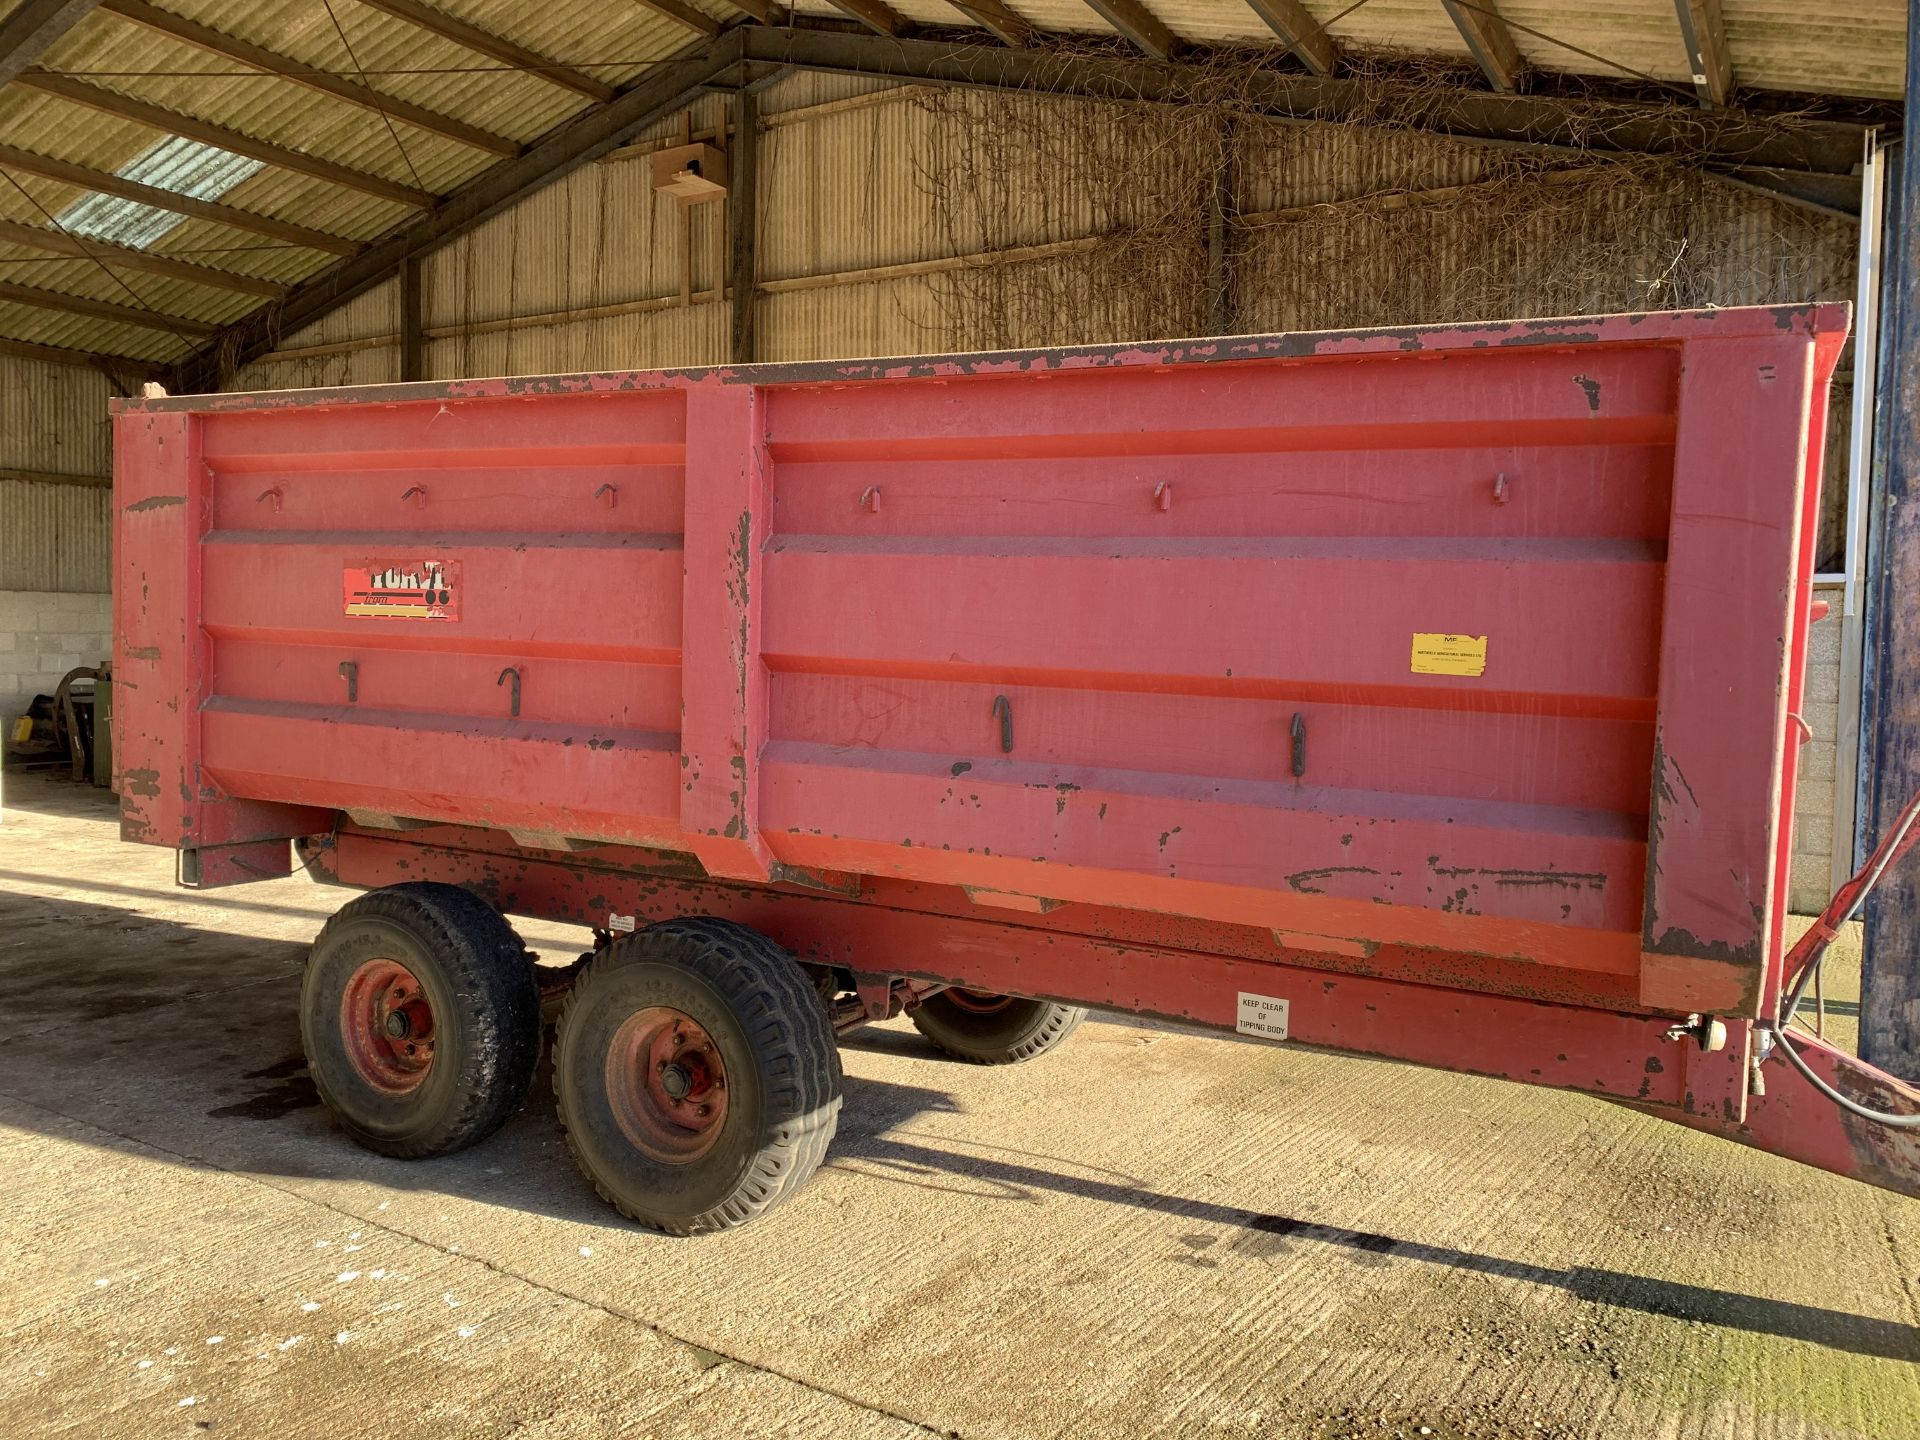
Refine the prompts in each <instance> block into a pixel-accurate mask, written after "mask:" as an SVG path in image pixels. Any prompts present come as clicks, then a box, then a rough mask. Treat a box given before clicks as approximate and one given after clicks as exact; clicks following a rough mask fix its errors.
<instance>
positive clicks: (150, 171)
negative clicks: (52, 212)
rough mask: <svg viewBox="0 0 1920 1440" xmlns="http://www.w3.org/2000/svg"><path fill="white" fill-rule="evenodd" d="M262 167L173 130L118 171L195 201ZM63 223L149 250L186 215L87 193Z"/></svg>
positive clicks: (76, 231) (220, 192)
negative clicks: (173, 132)
mask: <svg viewBox="0 0 1920 1440" xmlns="http://www.w3.org/2000/svg"><path fill="white" fill-rule="evenodd" d="M260 168H261V162H260V161H258V160H253V159H249V158H248V157H247V156H245V155H236V154H234V153H233V152H232V151H231V150H222V149H221V148H220V147H219V146H218V145H205V144H202V143H201V142H200V141H198V140H189V139H187V138H186V137H184V136H181V135H169V136H168V137H167V138H166V139H164V140H162V141H160V142H159V143H158V144H156V145H153V146H151V147H150V148H148V149H147V150H144V151H142V152H141V153H140V154H138V155H136V156H134V158H133V159H131V160H129V161H128V162H127V163H126V164H124V165H122V166H121V167H120V168H119V169H118V170H117V171H115V172H114V173H115V174H117V175H119V176H121V177H122V178H123V179H127V180H135V181H138V182H139V183H140V184H142V185H151V186H153V187H154V188H155V189H156V190H170V191H172V192H173V193H174V194H175V195H186V196H189V197H191V198H192V199H195V200H218V199H219V198H220V197H221V196H222V195H225V194H226V193H227V192H228V191H229V190H231V189H233V187H234V186H236V185H238V184H239V183H240V182H241V181H242V180H245V179H246V178H247V177H248V176H249V175H252V174H253V173H254V172H255V171H257V170H259V169H260ZM59 218H60V224H61V225H62V226H63V227H64V228H65V229H67V230H70V231H72V232H73V233H74V234H76V235H87V236H91V237H93V238H94V239H96V240H109V241H112V242H113V243H114V244H116V245H130V246H132V247H133V248H135V249H137V250H144V249H146V248H148V247H149V246H150V245H152V244H153V243H154V242H155V241H156V240H158V239H160V237H161V236H163V235H165V234H167V233H168V232H169V231H171V230H173V229H174V228H175V227H176V226H178V225H181V224H184V223H185V221H186V218H187V217H186V216H184V215H181V214H178V213H177V212H175V211H172V210H161V209H157V208H156V207H154V206H152V205H146V204H142V203H141V202H140V201H138V200H126V199H123V198H121V197H120V196H118V195H100V194H90V195H82V196H81V197H80V198H79V199H78V200H76V201H74V202H73V204H71V205H69V206H68V207H67V208H66V209H65V210H64V211H62V212H61V214H60V217H59Z"/></svg>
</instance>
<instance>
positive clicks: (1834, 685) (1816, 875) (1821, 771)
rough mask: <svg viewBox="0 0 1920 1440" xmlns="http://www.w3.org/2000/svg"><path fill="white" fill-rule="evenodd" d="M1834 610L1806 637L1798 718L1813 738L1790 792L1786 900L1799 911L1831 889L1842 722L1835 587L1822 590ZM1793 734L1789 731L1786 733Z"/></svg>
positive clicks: (1816, 905)
mask: <svg viewBox="0 0 1920 1440" xmlns="http://www.w3.org/2000/svg"><path fill="white" fill-rule="evenodd" d="M1822 595H1823V596H1824V597H1825V598H1829V599H1831V600H1832V601H1833V602H1834V605H1833V612H1832V613H1831V614H1829V615H1828V616H1827V618H1826V619H1824V620H1821V621H1818V622H1816V623H1815V624H1814V626H1813V629H1812V631H1811V633H1810V634H1809V636H1808V640H1807V683H1806V690H1805V693H1804V696H1803V699H1802V701H1801V718H1802V719H1804V720H1805V721H1806V722H1807V724H1808V725H1809V726H1810V727H1811V728H1812V730H1813V739H1811V740H1809V741H1808V742H1807V743H1806V744H1804V745H1802V746H1801V747H1800V776H1799V780H1798V782H1797V784H1796V788H1795V790H1794V796H1793V866H1792V869H1791V870H1790V871H1789V872H1788V875H1787V903H1788V904H1789V905H1790V906H1791V907H1792V909H1793V910H1794V911H1796V912H1797V913H1800V914H1813V913H1817V912H1818V911H1819V909H1820V907H1821V906H1823V905H1825V904H1826V903H1827V897H1828V896H1829V895H1830V894H1831V893H1832V891H1833V874H1832V866H1833V846H1834V834H1833V781H1834V771H1835V766H1836V763H1837V760H1838V747H1837V746H1836V744H1835V737H1836V735H1837V733H1838V730H1839V723H1840V605H1839V599H1840V594H1839V591H1837V590H1835V591H1823V592H1822ZM1789 738H1791V735H1790V736H1789Z"/></svg>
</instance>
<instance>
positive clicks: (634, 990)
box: [554, 916, 840, 1235]
mask: <svg viewBox="0 0 1920 1440" xmlns="http://www.w3.org/2000/svg"><path fill="white" fill-rule="evenodd" d="M676 1017H677V1018H676ZM663 1026H667V1027H670V1029H666V1028H662V1027H663ZM683 1026H684V1029H685V1034H686V1036H687V1037H688V1038H689V1039H690V1040H691V1042H692V1046H693V1048H691V1049H689V1050H687V1051H686V1052H685V1054H686V1055H687V1056H688V1057H691V1061H698V1062H699V1064H698V1065H697V1066H696V1067H695V1069H694V1072H693V1078H692V1080H689V1079H688V1078H687V1073H688V1072H687V1071H686V1070H684V1069H682V1058H681V1057H682V1052H681V1051H680V1050H679V1049H678V1048H677V1047H678V1046H679V1045H680V1044H681V1043H683V1042H682V1040H681V1036H682V1029H683ZM650 1037H651V1038H650ZM703 1056H704V1059H703V1058H702V1057H703ZM669 1069H673V1070H679V1071H680V1072H681V1074H680V1078H679V1079H677V1080H675V1081H674V1082H673V1084H672V1085H671V1086H668V1087H666V1090H665V1094H666V1095H667V1096H671V1097H672V1098H668V1099H664V1100H663V1098H662V1094H661V1089H660V1088H659V1087H656V1085H655V1080H656V1073H657V1074H658V1075H659V1076H664V1075H665V1074H666V1072H667V1071H668V1070H669ZM661 1083H662V1085H665V1082H664V1081H662V1082H661ZM554 1094H555V1096H556V1097H557V1099H558V1102H559V1110H560V1123H561V1124H562V1125H563V1126H564V1127H565V1129H566V1132H567V1144H568V1146H569V1147H570V1148H571V1149H572V1151H573V1156H574V1159H575V1160H576V1161H577V1162H578V1163H579V1166H580V1168H581V1170H582V1171H584V1172H585V1173H586V1176H587V1178H588V1179H589V1180H591V1181H592V1182H593V1187H594V1189H595V1190H597V1191H598V1192H599V1193H600V1196H601V1198H602V1199H604V1200H606V1201H607V1203H609V1204H610V1205H612V1206H613V1207H614V1208H615V1209H616V1210H618V1211H619V1212H620V1213H621V1214H622V1215H625V1216H626V1217H627V1218H628V1219H630V1220H636V1221H638V1222H639V1223H640V1224H642V1225H646V1226H649V1227H650V1228H652V1229H655V1230H663V1231H665V1232H666V1233H667V1234H669V1235H699V1234H706V1233H709V1232H712V1231H716V1230H725V1229H729V1228H731V1227H733V1226H735V1225H743V1224H745V1223H746V1222H747V1221H749V1220H752V1219H754V1218H755V1217H757V1216H760V1215H764V1214H765V1213H766V1212H767V1211H769V1210H771V1209H772V1208H773V1207H774V1206H776V1205H778V1204H779V1203H780V1202H781V1201H783V1200H785V1199H786V1198H787V1197H788V1196H790V1195H792V1194H794V1193H795V1192H796V1191H798V1190H799V1189H800V1188H801V1187H802V1186H803V1185H805V1184H806V1182H807V1180H808V1179H809V1178H810V1177H811V1176H812V1175H813V1172H814V1171H815V1170H816V1169H818V1168H819V1165H820V1162H821V1161H822V1160H823V1159H824V1158H825V1157H826V1153H827V1145H828V1142H829V1141H831V1140H832V1139H833V1132H834V1129H835V1127H836V1126H837V1125H838V1124H839V1120H840V1050H839V1047H838V1046H837V1045H836V1044H835V1043H834V1038H833V1028H832V1026H831V1025H830V1024H829V1023H828V1021H827V1012H826V1007H825V1005H823V1004H822V1003H821V1000H820V996H819V994H818V992H817V991H816V990H815V988H814V985H813V982H812V981H811V980H810V979H809V978H808V976H807V973H806V972H805V971H804V970H802V969H801V968H800V966H799V965H798V964H797V963H796V962H795V961H794V958H793V957H792V956H791V955H789V954H788V953H787V952H786V951H784V950H782V949H781V948H780V947H779V946H778V945H775V944H774V943H773V942H772V941H771V940H769V939H767V938H766V937H765V936H764V935H760V934H757V933H756V932H754V931H752V930H749V929H747V928H746V927H745V926H743V925H736V924H734V923H732V922H731V921H727V920H716V919H712V918H709V917H704V916H698V917H689V918H686V919H679V920H667V921H663V922H662V923H660V924H658V925H652V926H649V927H648V928H647V929H645V930H642V931H639V932H638V933H636V934H633V935H629V936H626V937H624V938H622V939H620V940H616V941H615V942H614V943H613V944H612V945H610V946H608V947H607V948H606V949H605V950H603V951H601V952H600V954H598V955H596V956H595V957H594V960H593V963H592V964H591V965H589V966H588V967H587V973H586V975H585V977H584V978H583V979H582V980H581V981H580V982H579V983H578V984H577V985H575V986H574V988H573V992H572V994H570V995H569V996H568V997H567V1003H566V1008H565V1009H564V1010H563V1011H562V1013H561V1016H560V1028H559V1045H558V1047H557V1053H556V1056H555V1061H554ZM682 1096H684V1097H685V1098H684V1099H682V1098H681V1097H682ZM703 1099H704V1100H705V1101H711V1102H712V1108H713V1109H714V1110H715V1111H716V1112H717V1113H716V1114H715V1115H714V1116H713V1118H711V1119H710V1120H695V1119H694V1118H693V1115H692V1113H691V1112H692V1110H693V1109H695V1108H697V1105H696V1102H700V1101H702V1100H703ZM668 1105H671V1106H673V1107H674V1108H673V1109H672V1110H671V1111H669V1110H668V1109H666V1108H665V1107H666V1106H668ZM683 1107H684V1108H683ZM706 1113H707V1112H706V1110H705V1109H702V1110H700V1114H702V1115H705V1114H706ZM683 1123H684V1125H685V1126H700V1127H702V1128H699V1129H693V1128H683Z"/></svg>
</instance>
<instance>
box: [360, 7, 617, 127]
mask: <svg viewBox="0 0 1920 1440" xmlns="http://www.w3.org/2000/svg"><path fill="white" fill-rule="evenodd" d="M361 3H362V4H364V5H371V6H372V7H373V8H374V9H376V10H381V11H385V12H386V13H387V14H389V15H391V16H393V17H394V19H396V20H404V21H406V22H407V23H408V24H409V25H413V26H417V27H418V28H419V29H422V30H425V31H428V32H430V33H431V34H434V35H438V36H439V37H440V38H441V39H442V40H451V41H452V42H453V43H454V44H455V45H458V46H461V47H462V48H463V49H467V50H472V51H474V52H475V53H476V54H480V55H485V56H487V57H489V58H490V59H494V60H498V61H499V62H500V63H501V64H503V65H510V66H512V67H513V68H514V69H516V70H525V71H527V72H529V73H530V74H532V75H534V76H535V77H537V78H538V79H541V80H547V81H551V82H552V83H553V84H555V85H559V86H561V87H563V88H565V89H568V90H572V91H575V92H577V93H578V94H581V95H585V96H586V97H587V98H588V99H590V100H594V101H598V102H599V103H600V104H602V105H604V104H606V103H607V102H608V101H610V100H612V99H613V97H614V95H615V94H616V93H617V92H616V91H615V89H614V87H613V86H611V85H609V84H607V83H606V82H605V81H604V80H595V79H594V78H593V77H591V76H589V75H582V74H581V73H580V72H579V71H578V70H575V69H572V68H571V67H569V66H566V65H556V64H555V63H554V62H553V61H551V60H549V59H547V58H546V57H545V56H544V55H538V54H535V53H534V52H533V51H531V50H529V49H527V48H526V47H525V46H524V45H516V44H515V43H514V42H513V41H511V40H509V39H507V38H506V37H505V36H503V35H496V34H494V33H493V32H492V31H491V30H482V29H481V28H480V27H479V26H478V25H469V24H468V23H467V22H466V21H465V20H461V19H459V18H457V17H455V16H452V15H449V14H447V12H446V11H444V10H436V9H435V8H434V7H433V6H431V5H423V4H422V3H420V0H361Z"/></svg>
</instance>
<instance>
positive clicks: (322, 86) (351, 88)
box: [99, 0, 521, 155]
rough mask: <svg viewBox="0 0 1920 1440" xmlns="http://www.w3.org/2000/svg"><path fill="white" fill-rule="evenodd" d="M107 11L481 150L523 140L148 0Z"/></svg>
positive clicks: (121, 0) (115, 0) (106, 4)
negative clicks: (401, 96) (228, 31)
mask: <svg viewBox="0 0 1920 1440" xmlns="http://www.w3.org/2000/svg"><path fill="white" fill-rule="evenodd" d="M99 3H100V9H101V11H102V13H105V14H110V15H113V16H116V17H118V18H119V19H121V20H125V21H128V22H129V23H131V24H134V25H140V26H144V27H145V28H147V29H149V30H152V31H155V32H156V33H158V34H161V35H166V36H168V37H170V38H171V39H174V40H178V41H180V42H182V43H183V44H187V45H191V46H193V47H194V48H195V49H197V50H203V51H205V52H206V53H207V54H209V55H218V56H220V57H221V58H222V59H225V60H232V61H234V62H235V63H237V64H240V65H245V66H247V67H249V68H250V69H254V70H258V71H260V72H261V73H262V74H264V75H276V76H279V77H280V78H281V79H284V80H289V81H292V82H293V83H294V84H296V85H304V86H306V87H307V88H308V89H309V90H314V91H317V92H318V93H320V94H322V95H326V96H330V97H331V98H333V99H335V100H342V101H345V102H346V103H347V104H349V105H354V106H357V107H359V108H360V109H362V110H371V111H373V112H374V113H376V114H380V115H385V116H386V117H387V118H389V119H391V120H396V121H399V122H401V123H403V124H406V125H410V126H412V127H413V128H414V129H416V130H425V131H427V132H428V133H429V134H433V135H438V136H440V137H442V138H443V139H447V140H452V141H455V142H456V143H458V144H461V145H467V146H471V147H472V148H473V149H476V150H486V151H489V152H490V153H492V154H495V155H517V154H519V153H520V148H521V146H520V142H519V141H517V140H514V139H511V138H509V137H507V136H505V135H496V134H494V133H493V132H491V131H489V130H484V129H482V128H481V127H480V126H478V125H469V124H468V123H467V122H466V121H464V120H458V119H455V118H454V117H453V116H451V115H442V114H440V113H438V112H437V111H434V110H430V109H428V108H427V107H426V106H424V105H416V104H414V103H413V102H412V101H411V100H403V99H401V98H400V97H399V96H397V95H387V94H382V93H381V92H379V91H376V90H373V89H371V88H369V87H368V86H366V85H362V84H361V83H359V82H358V81H356V80H349V79H347V78H346V77H345V76H344V75H335V74H333V73H332V72H331V71H328V70H323V69H320V68H318V67H316V66H313V65H309V64H306V63H305V62H304V61H300V60H296V59H294V58H293V57H292V56H290V55H282V54H280V53H279V52H278V51H275V50H269V49H268V48H267V47H266V46H264V45H256V44H254V43H253V42H252V41H251V40H243V39H241V38H240V37H238V36H235V35H228V34H226V33H224V32H223V31H219V30H215V29H213V28H212V27H211V26H207V25H201V24H199V23H197V22H195V21H192V20H189V19H187V18H186V17H185V16H182V15H176V14H174V13H173V12H172V11H171V10H162V9H161V8H160V7H159V6H158V5H152V4H149V3H147V0H99Z"/></svg>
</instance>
